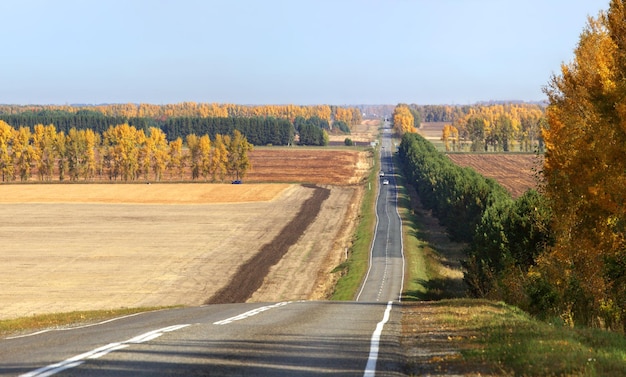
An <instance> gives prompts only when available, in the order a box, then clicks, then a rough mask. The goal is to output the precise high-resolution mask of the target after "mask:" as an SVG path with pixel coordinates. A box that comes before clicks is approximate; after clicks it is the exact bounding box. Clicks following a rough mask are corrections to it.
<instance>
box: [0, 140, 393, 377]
mask: <svg viewBox="0 0 626 377" xmlns="http://www.w3.org/2000/svg"><path fill="white" fill-rule="evenodd" d="M382 143H383V148H382V149H381V151H382V153H381V163H382V164H381V166H382V168H383V170H384V171H385V179H388V180H389V184H387V185H382V184H381V185H380V189H379V193H378V200H377V205H376V211H377V217H378V221H377V229H376V234H375V240H374V242H373V244H372V249H371V252H372V255H371V263H370V264H371V267H370V270H369V272H368V274H367V277H366V280H365V281H364V283H363V285H362V287H361V290H360V291H359V294H358V297H357V299H356V301H354V302H321V301H298V302H280V303H266V304H224V305H207V306H202V307H194V308H180V309H173V310H162V311H154V312H148V313H142V314H137V315H131V316H127V317H122V318H117V319H114V320H110V321H105V322H103V323H99V324H93V325H89V326H84V327H79V328H68V329H58V330H50V331H45V332H41V333H35V334H29V335H26V336H20V337H13V338H7V339H2V340H0V375H3V376H4V375H7V376H16V375H20V376H29V377H34V376H38V377H44V376H51V375H57V376H155V375H156V376H196V375H197V376H206V375H210V376H242V375H246V376H318V375H333V376H374V375H376V376H401V375H402V372H401V369H402V367H401V360H402V358H401V354H400V348H399V346H398V334H399V332H400V313H399V310H393V309H394V308H395V307H397V305H398V303H397V301H398V300H399V298H400V292H401V289H402V284H403V268H404V267H403V257H402V240H401V236H400V227H401V225H400V217H399V216H398V213H397V208H396V203H397V199H396V186H395V170H394V167H393V164H392V158H391V151H392V146H391V140H390V134H389V131H387V130H385V131H384V136H383V141H382ZM381 183H382V182H381Z"/></svg>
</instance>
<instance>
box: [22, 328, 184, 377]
mask: <svg viewBox="0 0 626 377" xmlns="http://www.w3.org/2000/svg"><path fill="white" fill-rule="evenodd" d="M187 326H190V325H187V324H185V325H174V326H168V327H164V328H162V329H158V330H153V331H149V332H147V333H145V334H141V335H139V336H136V337H133V338H130V339H128V340H127V341H125V342H121V343H110V344H107V345H106V346H102V347H98V348H96V349H94V350H91V351H88V352H85V353H81V354H80V355H76V356H74V357H70V358H69V359H67V360H64V361H61V362H60V363H55V364H50V365H48V366H45V367H43V368H39V369H37V370H34V371H32V372H28V373H25V374H22V375H20V377H48V376H52V375H54V374H57V373H59V372H62V371H64V370H66V369H70V368H74V367H77V366H79V365H81V364H83V363H84V362H85V361H86V360H89V359H98V358H100V357H102V356H104V355H106V354H108V353H111V352H113V351H117V350H120V349H122V348H126V347H128V346H129V345H131V344H139V343H144V342H147V341H150V340H153V339H156V338H158V337H159V336H161V335H163V334H164V333H166V332H171V331H176V330H180V329H182V328H185V327H187Z"/></svg>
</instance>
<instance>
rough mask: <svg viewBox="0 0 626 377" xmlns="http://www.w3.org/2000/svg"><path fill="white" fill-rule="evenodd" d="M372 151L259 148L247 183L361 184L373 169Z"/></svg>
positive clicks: (253, 157) (247, 176)
mask: <svg viewBox="0 0 626 377" xmlns="http://www.w3.org/2000/svg"><path fill="white" fill-rule="evenodd" d="M368 155H369V154H368V152H363V151H358V150H346V149H337V150H332V149H326V148H319V149H316V148H297V147H294V148H279V149H276V148H256V149H255V150H253V151H252V152H250V154H249V156H250V161H251V163H252V169H250V171H249V172H248V174H247V175H246V177H245V181H246V182H297V183H317V184H330V185H353V184H356V183H359V182H360V181H361V180H362V179H363V177H364V174H365V172H366V171H367V170H368V169H369V167H370V165H369V164H370V162H369V161H368V159H367V157H368Z"/></svg>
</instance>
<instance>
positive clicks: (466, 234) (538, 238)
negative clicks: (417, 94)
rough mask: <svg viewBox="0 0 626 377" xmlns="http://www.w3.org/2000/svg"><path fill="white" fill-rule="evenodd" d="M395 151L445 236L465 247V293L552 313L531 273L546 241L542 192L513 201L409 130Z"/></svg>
mask: <svg viewBox="0 0 626 377" xmlns="http://www.w3.org/2000/svg"><path fill="white" fill-rule="evenodd" d="M399 157H400V159H401V160H402V163H403V167H404V172H405V175H406V177H407V180H408V182H409V183H410V184H411V185H413V186H414V187H415V188H416V190H417V192H418V195H419V197H420V201H421V202H422V204H423V205H424V207H425V208H427V209H430V210H432V211H433V214H434V215H435V216H436V217H437V218H438V219H439V221H440V223H441V224H442V225H444V226H445V227H446V229H447V231H448V233H449V235H450V237H451V238H452V239H453V240H455V241H459V242H464V243H466V244H467V245H468V246H467V248H466V250H465V253H466V259H465V260H464V261H463V266H464V269H465V271H464V280H465V282H466V284H467V287H468V289H469V293H470V294H471V295H473V296H475V297H486V298H490V299H494V300H503V301H506V302H508V303H510V304H513V305H517V306H518V307H520V308H522V309H524V310H526V311H528V312H530V313H532V314H535V315H538V316H546V315H550V314H554V313H555V308H554V307H552V306H551V304H552V301H551V296H550V295H544V293H546V292H545V284H544V282H543V281H541V280H537V279H534V275H533V272H532V271H533V268H534V266H536V265H537V263H538V261H539V259H540V256H541V255H542V253H543V252H544V250H545V249H546V248H547V247H548V246H549V245H551V244H552V239H553V233H552V230H551V219H552V217H551V210H550V207H549V206H548V204H547V202H546V200H545V198H544V197H543V196H542V195H540V194H539V193H538V192H537V191H535V190H529V191H527V192H526V193H525V194H524V195H522V196H521V197H519V198H517V199H515V200H514V199H513V198H512V197H511V195H510V194H509V193H508V192H507V191H506V189H504V188H503V187H502V186H501V185H500V184H498V183H497V182H496V181H494V180H492V179H489V178H485V177H483V176H482V175H480V174H478V173H477V172H476V171H475V170H473V169H471V168H468V167H460V166H458V165H456V164H454V163H453V162H452V161H451V160H450V159H449V158H447V157H446V155H445V154H444V153H441V152H439V151H437V150H436V148H435V147H434V146H433V144H432V143H430V142H429V141H427V140H426V139H424V138H423V137H421V136H420V135H417V134H409V133H407V134H405V135H404V136H403V138H402V142H401V143H400V148H399Z"/></svg>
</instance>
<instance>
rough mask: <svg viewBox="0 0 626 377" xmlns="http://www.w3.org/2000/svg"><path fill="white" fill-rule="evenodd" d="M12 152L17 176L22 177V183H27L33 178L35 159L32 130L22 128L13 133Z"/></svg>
mask: <svg viewBox="0 0 626 377" xmlns="http://www.w3.org/2000/svg"><path fill="white" fill-rule="evenodd" d="M11 150H12V152H13V153H12V155H13V164H14V167H15V174H16V175H18V176H19V177H20V180H21V181H27V180H28V179H29V178H30V176H31V167H32V162H33V160H34V159H35V150H34V148H33V146H32V144H31V131H30V128H28V127H20V128H19V129H18V130H14V131H13V139H12V147H11Z"/></svg>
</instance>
